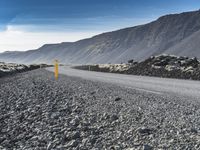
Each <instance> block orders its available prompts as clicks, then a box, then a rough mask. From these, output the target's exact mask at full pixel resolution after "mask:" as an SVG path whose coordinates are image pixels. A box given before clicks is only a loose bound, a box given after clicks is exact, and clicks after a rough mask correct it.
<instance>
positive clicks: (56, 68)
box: [54, 60, 58, 80]
mask: <svg viewBox="0 0 200 150" xmlns="http://www.w3.org/2000/svg"><path fill="white" fill-rule="evenodd" d="M54 73H55V79H56V80H58V60H55V71H54Z"/></svg>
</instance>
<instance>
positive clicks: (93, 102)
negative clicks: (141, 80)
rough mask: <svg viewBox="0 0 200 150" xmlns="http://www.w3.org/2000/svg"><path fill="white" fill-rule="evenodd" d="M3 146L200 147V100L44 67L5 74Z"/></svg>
mask: <svg viewBox="0 0 200 150" xmlns="http://www.w3.org/2000/svg"><path fill="white" fill-rule="evenodd" d="M0 149H6V150H7V149H8V150H10V149H11V150H12V149H19V150H22V149H23V150H36V149H44V150H46V149H47V150H51V149H58V150H65V149H77V150H78V149H81V150H87V149H95V150H102V149H111V150H121V149H127V150H137V149H138V150H140V149H143V150H151V149H192V150H193V149H194V150H195V149H196V150H198V149H200V102H199V101H195V100H192V99H190V98H188V99H187V98H181V97H179V96H172V95H157V94H153V93H152V94H151V93H146V92H142V91H137V90H134V89H128V88H124V87H120V86H116V85H112V84H107V83H101V82H93V81H87V80H83V79H80V78H75V77H68V76H64V75H63V76H62V75H61V76H60V78H59V80H58V81H55V80H54V78H53V73H51V72H48V71H46V70H43V69H38V70H34V71H30V72H26V73H21V74H17V75H15V76H9V77H4V78H0Z"/></svg>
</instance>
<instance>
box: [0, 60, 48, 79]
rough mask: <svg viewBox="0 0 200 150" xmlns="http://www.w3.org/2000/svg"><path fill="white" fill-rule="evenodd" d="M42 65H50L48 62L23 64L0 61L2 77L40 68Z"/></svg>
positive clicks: (0, 75) (0, 74)
mask: <svg viewBox="0 0 200 150" xmlns="http://www.w3.org/2000/svg"><path fill="white" fill-rule="evenodd" d="M40 67H42V68H44V67H48V65H46V64H39V65H36V64H33V65H23V64H15V63H4V62H0V77H3V76H6V75H10V74H14V73H20V72H24V71H29V70H33V69H38V68H40Z"/></svg>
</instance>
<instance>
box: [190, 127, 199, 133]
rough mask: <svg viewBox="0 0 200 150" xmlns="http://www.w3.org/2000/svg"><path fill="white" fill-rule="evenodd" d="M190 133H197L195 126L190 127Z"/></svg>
mask: <svg viewBox="0 0 200 150" xmlns="http://www.w3.org/2000/svg"><path fill="white" fill-rule="evenodd" d="M190 131H191V132H192V133H195V134H197V133H198V131H197V130H196V129H195V128H191V130H190Z"/></svg>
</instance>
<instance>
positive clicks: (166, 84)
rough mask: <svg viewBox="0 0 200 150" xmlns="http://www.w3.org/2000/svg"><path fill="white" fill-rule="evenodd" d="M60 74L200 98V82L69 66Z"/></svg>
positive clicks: (147, 90) (142, 89)
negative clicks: (86, 69) (104, 71)
mask: <svg viewBox="0 0 200 150" xmlns="http://www.w3.org/2000/svg"><path fill="white" fill-rule="evenodd" d="M47 70H49V71H54V68H47ZM59 73H60V74H64V75H67V76H73V77H80V78H83V79H87V80H92V81H100V82H106V83H112V84H117V85H120V86H124V87H128V88H133V89H136V90H139V91H144V92H149V93H153V94H168V95H175V96H184V97H190V98H193V99H199V98H200V81H191V80H179V79H167V78H158V77H147V76H135V75H123V74H114V73H102V72H92V71H84V70H77V69H72V68H70V67H67V66H64V67H60V68H59Z"/></svg>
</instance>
